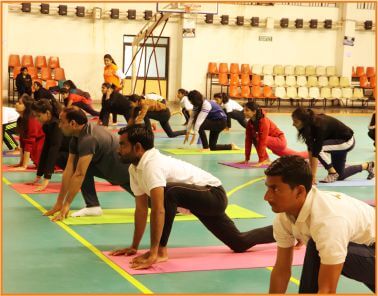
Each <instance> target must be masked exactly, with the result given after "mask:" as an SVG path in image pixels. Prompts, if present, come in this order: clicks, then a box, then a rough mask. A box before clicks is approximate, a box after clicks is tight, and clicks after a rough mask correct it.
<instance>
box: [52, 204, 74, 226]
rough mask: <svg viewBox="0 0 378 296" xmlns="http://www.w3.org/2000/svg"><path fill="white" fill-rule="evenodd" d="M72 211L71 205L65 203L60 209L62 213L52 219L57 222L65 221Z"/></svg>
mask: <svg viewBox="0 0 378 296" xmlns="http://www.w3.org/2000/svg"><path fill="white" fill-rule="evenodd" d="M69 211H70V206H69V205H64V206H63V207H62V209H61V210H60V213H59V214H58V215H56V216H55V217H53V218H52V219H51V221H53V222H57V221H63V220H64V219H66V218H67V217H68V212H69Z"/></svg>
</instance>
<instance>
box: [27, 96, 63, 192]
mask: <svg viewBox="0 0 378 296" xmlns="http://www.w3.org/2000/svg"><path fill="white" fill-rule="evenodd" d="M31 108H32V110H33V112H34V114H35V117H36V118H37V119H38V121H39V122H40V123H41V124H42V129H43V131H44V133H45V142H44V144H43V148H42V152H41V157H40V161H39V164H38V169H37V176H36V178H35V180H34V181H33V182H32V183H31V184H33V185H38V186H37V187H36V189H35V191H42V190H44V189H45V188H46V187H47V185H48V184H49V181H50V179H51V176H52V174H53V173H54V169H55V168H60V169H64V168H65V167H66V163H67V159H68V151H69V140H70V138H67V137H64V136H63V133H62V131H61V130H60V128H59V113H60V111H61V109H62V106H61V105H60V104H59V103H58V102H56V101H55V102H51V101H49V100H47V99H41V100H39V101H37V102H34V103H33V105H32V107H31ZM42 176H43V177H44V179H43V180H42Z"/></svg>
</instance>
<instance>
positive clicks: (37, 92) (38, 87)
mask: <svg viewBox="0 0 378 296" xmlns="http://www.w3.org/2000/svg"><path fill="white" fill-rule="evenodd" d="M33 86H34V100H35V101H38V100H40V99H48V100H49V101H51V102H53V101H56V99H55V97H54V96H53V94H52V93H51V92H50V91H48V90H47V89H46V88H43V86H42V84H41V83H40V82H39V81H34V82H33Z"/></svg>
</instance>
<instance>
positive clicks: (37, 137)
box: [20, 116, 45, 166]
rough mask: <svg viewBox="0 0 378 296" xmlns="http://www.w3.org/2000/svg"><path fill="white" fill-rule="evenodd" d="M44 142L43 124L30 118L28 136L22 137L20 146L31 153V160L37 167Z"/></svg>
mask: <svg viewBox="0 0 378 296" xmlns="http://www.w3.org/2000/svg"><path fill="white" fill-rule="evenodd" d="M44 142H45V133H44V132H43V130H42V126H41V124H40V123H39V121H38V120H37V119H36V118H35V117H33V116H30V117H29V122H28V130H27V131H26V136H20V146H21V148H22V150H23V151H26V152H30V159H31V160H32V161H33V162H34V164H35V165H36V166H38V163H39V158H40V156H41V153H42V148H43V143H44Z"/></svg>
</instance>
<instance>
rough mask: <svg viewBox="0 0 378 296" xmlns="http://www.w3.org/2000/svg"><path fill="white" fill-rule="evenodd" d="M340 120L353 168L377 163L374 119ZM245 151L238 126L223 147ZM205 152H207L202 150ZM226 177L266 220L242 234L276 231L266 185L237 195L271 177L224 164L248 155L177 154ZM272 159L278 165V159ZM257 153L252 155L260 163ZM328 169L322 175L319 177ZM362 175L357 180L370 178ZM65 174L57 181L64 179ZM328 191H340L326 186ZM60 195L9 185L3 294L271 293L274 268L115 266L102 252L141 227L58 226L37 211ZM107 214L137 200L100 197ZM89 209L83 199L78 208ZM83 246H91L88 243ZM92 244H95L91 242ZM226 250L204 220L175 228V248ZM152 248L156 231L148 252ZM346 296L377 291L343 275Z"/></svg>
mask: <svg viewBox="0 0 378 296" xmlns="http://www.w3.org/2000/svg"><path fill="white" fill-rule="evenodd" d="M269 116H270V118H271V119H272V120H273V121H274V122H275V123H276V124H277V125H278V127H280V128H281V129H282V130H283V131H285V134H286V137H287V141H288V146H289V147H290V148H293V149H296V150H305V145H304V144H303V143H300V142H298V140H297V136H296V130H295V128H294V127H293V126H292V123H291V119H290V116H289V115H288V114H270V115H269ZM335 117H337V118H339V119H340V120H342V121H343V122H345V123H346V124H347V125H348V126H350V127H351V128H352V129H353V130H354V131H355V137H356V146H355V148H354V149H353V150H352V151H351V152H350V153H349V155H348V163H361V162H364V161H370V160H373V159H375V152H374V147H373V145H372V141H371V140H370V138H368V136H367V126H368V124H369V121H370V115H369V114H362V115H358V114H352V115H351V116H349V115H346V114H337V115H335ZM171 121H172V127H173V129H175V130H178V129H182V128H183V126H182V123H183V122H184V120H183V118H182V117H181V116H177V115H176V116H173V117H172V119H171ZM182 141H183V137H179V138H175V139H169V138H167V137H166V135H165V134H164V133H160V132H159V133H156V140H155V145H156V147H157V148H177V147H181V146H182ZM231 142H232V143H235V144H237V145H239V146H240V147H243V145H244V129H243V128H242V127H240V126H239V125H238V123H237V122H235V121H233V127H232V129H231V131H230V132H224V133H222V134H221V136H220V139H219V143H231ZM198 147H199V146H198ZM174 157H175V158H180V159H183V160H185V161H188V162H190V163H193V164H194V165H197V166H199V167H201V168H203V169H204V170H207V171H209V172H211V173H212V174H214V175H215V176H216V177H218V178H219V179H220V180H221V181H222V183H223V185H224V187H225V189H226V191H228V192H229V193H231V194H230V195H229V200H230V203H232V204H237V205H239V206H242V207H244V208H247V209H249V210H252V211H255V212H257V213H259V214H262V215H264V216H266V218H259V219H238V220H235V223H236V225H237V226H238V228H239V229H240V230H242V231H245V230H249V229H252V228H256V227H261V226H266V225H270V224H271V223H272V221H273V218H274V214H273V213H272V211H271V209H270V206H269V205H268V204H267V203H266V202H265V201H264V199H263V197H264V192H265V185H264V181H263V180H257V181H256V182H252V184H250V185H248V186H245V187H242V188H241V189H240V190H236V191H234V190H233V189H235V188H237V187H238V186H241V185H243V184H246V183H247V182H249V181H251V180H255V179H258V178H261V177H263V176H264V173H263V169H251V170H238V169H235V168H230V167H226V166H223V165H220V164H218V162H220V161H238V160H239V161H241V160H243V157H244V156H243V155H242V154H230V155H221V154H219V155H175V156H174ZM275 158H276V157H275V156H273V155H272V156H271V159H275ZM253 160H256V155H253V156H252V161H253ZM16 161H17V158H14V157H12V158H3V163H15V162H16ZM325 175H326V171H325V170H324V169H322V168H320V169H319V176H318V177H319V178H322V177H324V176H325ZM366 175H367V173H366V172H362V173H360V174H358V175H356V176H353V177H351V178H366ZM4 178H5V179H6V180H8V181H9V182H11V183H18V182H27V181H30V180H32V179H33V178H34V174H33V173H24V172H21V173H13V172H7V173H3V181H4ZM60 179H61V174H55V175H54V176H53V180H55V181H59V180H60ZM336 189H337V191H340V192H344V193H347V194H349V195H351V196H355V197H356V198H359V199H361V200H370V199H373V198H374V193H375V188H374V187H337V188H336ZM324 190H334V188H331V187H324ZM56 196H57V194H29V195H28V196H21V195H20V194H19V193H17V192H16V191H14V190H13V189H12V188H10V187H9V186H8V185H7V184H6V183H4V182H3V194H2V225H3V232H2V234H3V237H2V240H3V248H2V249H3V254H2V256H3V266H2V268H3V270H2V274H3V291H2V293H4V294H5V293H35V294H42V293H47V294H54V293H78V294H94V293H157V294H158V293H267V291H268V289H269V278H270V273H271V272H270V271H269V270H268V269H267V268H256V269H237V270H218V271H201V272H181V273H171V274H151V275H138V276H130V275H128V274H124V273H120V272H119V271H117V269H116V268H113V267H111V266H110V265H109V264H108V263H107V262H106V261H105V260H103V258H100V257H99V256H98V255H97V254H98V253H97V252H98V251H106V250H112V249H115V248H119V247H126V246H128V245H129V244H130V243H131V240H132V234H133V224H103V225H80V226H66V227H65V228H63V227H61V226H59V225H58V224H56V223H54V222H51V221H50V220H49V219H48V218H47V217H44V216H42V213H41V211H40V210H39V209H37V208H36V207H35V206H34V205H32V204H31V203H30V199H28V198H31V200H32V201H34V202H36V203H37V205H39V206H41V207H43V208H45V209H49V208H51V207H52V205H53V204H54V203H55V199H56ZM99 198H100V202H101V205H102V207H103V208H104V209H110V208H130V207H134V200H133V198H132V196H131V195H130V194H129V193H127V192H101V193H99ZM83 206H84V202H83V199H82V198H81V194H80V193H79V194H78V196H77V197H76V199H75V200H74V202H73V204H72V207H71V208H72V209H80V208H81V207H83ZM83 242H84V243H85V244H86V245H83ZM86 242H88V243H86ZM216 245H222V243H221V242H220V241H218V240H217V239H216V238H215V237H213V236H212V235H211V233H210V232H208V231H207V230H206V229H205V227H204V226H203V225H202V224H201V223H200V222H198V221H186V222H177V223H175V224H174V226H173V229H172V233H171V236H170V240H169V247H190V246H216ZM148 246H149V227H147V229H146V233H145V235H144V238H143V240H142V243H141V246H140V248H141V249H143V248H148ZM292 273H293V274H292V275H293V277H294V278H296V279H298V280H299V278H300V274H301V267H300V266H296V267H293V272H292ZM297 291H298V286H297V284H295V283H294V282H290V284H289V287H288V293H297ZM338 292H340V293H370V290H369V289H367V288H366V287H365V286H364V285H363V284H360V283H358V282H356V281H353V280H350V279H347V278H345V277H343V276H342V277H341V280H340V282H339V286H338Z"/></svg>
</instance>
